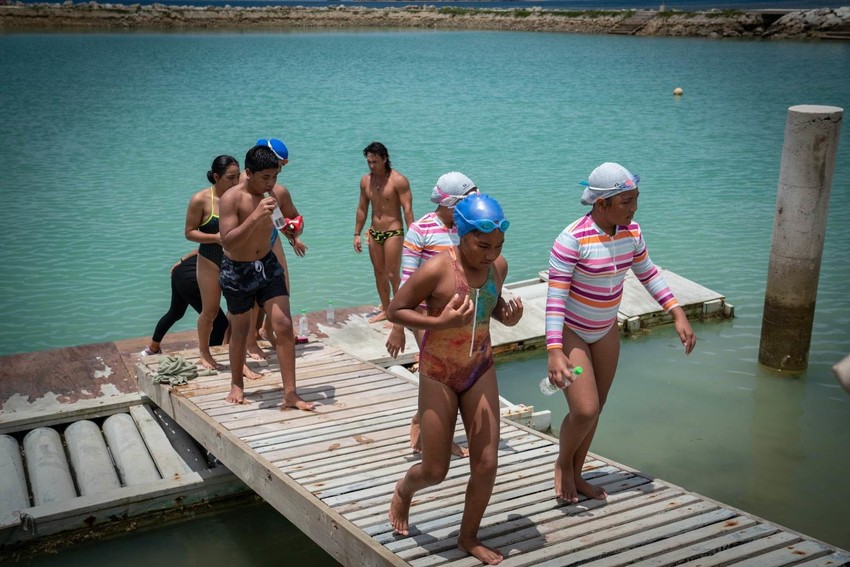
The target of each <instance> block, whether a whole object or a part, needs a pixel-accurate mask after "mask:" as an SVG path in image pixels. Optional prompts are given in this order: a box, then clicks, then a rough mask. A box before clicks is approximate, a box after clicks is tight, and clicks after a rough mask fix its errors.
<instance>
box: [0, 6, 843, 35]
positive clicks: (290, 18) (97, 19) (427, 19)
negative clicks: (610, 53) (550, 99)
mask: <svg viewBox="0 0 850 567" xmlns="http://www.w3.org/2000/svg"><path fill="white" fill-rule="evenodd" d="M402 3H403V2H402V1H400V2H399V4H400V5H399V7H392V8H372V7H362V6H342V5H340V6H333V7H303V6H297V7H284V6H270V7H240V6H223V7H213V6H204V7H196V6H169V5H164V4H148V5H141V4H133V5H125V4H108V3H104V4H99V3H97V2H88V3H84V4H73V3H71V2H70V1H68V2H65V3H63V4H50V3H38V4H31V3H21V2H17V3H13V4H0V32H14V31H83V30H85V31H98V30H104V31H115V30H127V31H130V30H151V31H153V30H175V31H194V30H221V31H227V30H264V31H272V30H276V29H280V30H291V29H328V28H330V29H340V28H427V29H478V30H503V31H543V32H565V33H586V34H622V35H641V36H668V37H708V38H753V39H755V38H764V39H850V8H836V9H832V8H822V9H817V10H800V11H793V10H776V11H771V10H750V11H738V10H723V11H721V10H710V11H704V12H683V11H657V10H586V11H581V10H555V9H542V8H537V7H533V8H527V9H523V8H512V9H508V8H506V9H501V8H461V7H450V6H443V7H439V8H437V7H433V6H427V7H417V6H403V5H401V4H402Z"/></svg>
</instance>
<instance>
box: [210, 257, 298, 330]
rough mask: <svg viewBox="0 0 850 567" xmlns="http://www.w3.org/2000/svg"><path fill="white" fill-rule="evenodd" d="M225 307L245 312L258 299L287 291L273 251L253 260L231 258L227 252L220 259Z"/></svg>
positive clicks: (232, 310) (231, 310) (258, 301)
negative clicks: (226, 254) (242, 260)
mask: <svg viewBox="0 0 850 567" xmlns="http://www.w3.org/2000/svg"><path fill="white" fill-rule="evenodd" d="M219 283H220V284H221V292H222V294H223V295H224V299H225V300H227V310H228V311H230V312H231V313H233V314H234V315H239V314H240V313H245V312H246V311H248V310H250V309H251V307H253V306H254V303H255V302H256V303H259V304H260V307H262V306H263V304H264V303H265V302H266V301H267V300H269V299H271V298H273V297H278V296H279V295H288V294H289V292H288V291H287V289H286V280H284V278H283V267H282V266H281V265H280V262H278V261H277V258H276V257H275V255H274V253H273V252H269V253H268V254H266V255H265V256H264V257H263V258H261V259H260V260H254V261H253V262H234V261H233V260H231V259H230V258H228V257H227V256H225V257H224V259H223V260H222V261H221V276H220V277H219Z"/></svg>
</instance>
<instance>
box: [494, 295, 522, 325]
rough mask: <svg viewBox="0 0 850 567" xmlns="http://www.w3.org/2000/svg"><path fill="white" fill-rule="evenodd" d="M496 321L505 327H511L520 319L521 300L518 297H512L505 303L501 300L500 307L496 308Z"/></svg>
mask: <svg viewBox="0 0 850 567" xmlns="http://www.w3.org/2000/svg"><path fill="white" fill-rule="evenodd" d="M496 309H497V310H498V311H497V315H498V317H497V319H498V320H499V322H500V323H501V324H502V325H505V326H506V327H513V326H514V325H516V324H517V323H519V320H520V319H521V318H522V298H521V297H519V296H516V297H512V298H511V299H508V300H507V301H505V300H504V299H503V298H502V301H501V302H500V305H499V306H498V307H496Z"/></svg>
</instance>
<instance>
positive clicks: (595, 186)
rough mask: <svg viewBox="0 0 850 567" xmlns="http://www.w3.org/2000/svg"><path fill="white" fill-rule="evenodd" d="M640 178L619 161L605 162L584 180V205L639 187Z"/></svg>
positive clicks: (582, 200)
mask: <svg viewBox="0 0 850 567" xmlns="http://www.w3.org/2000/svg"><path fill="white" fill-rule="evenodd" d="M639 182H640V178H639V177H638V176H637V175H632V172H631V171H629V170H628V169H626V168H625V167H623V166H622V165H620V164H619V163H613V162H605V163H603V164H602V165H600V166H599V167H597V168H596V169H594V170H593V171H592V172H591V173H590V177H588V178H587V181H582V182H581V185H584V193H582V195H581V202H582V204H583V205H592V204H593V203H595V202H596V200H597V199H607V198H608V197H613V196H614V195H616V194H618V193H623V192H625V191H632V190H634V189H637V188H638V183H639Z"/></svg>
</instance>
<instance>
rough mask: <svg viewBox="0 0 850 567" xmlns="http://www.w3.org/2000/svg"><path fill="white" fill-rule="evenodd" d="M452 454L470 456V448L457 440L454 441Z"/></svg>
mask: <svg viewBox="0 0 850 567" xmlns="http://www.w3.org/2000/svg"><path fill="white" fill-rule="evenodd" d="M452 455H457V456H458V457H468V456H469V449H467V448H466V447H461V446H460V445H458V444H457V443H455V442H452Z"/></svg>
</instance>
